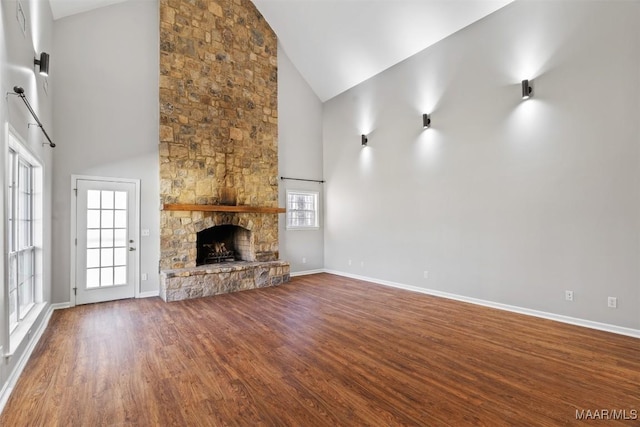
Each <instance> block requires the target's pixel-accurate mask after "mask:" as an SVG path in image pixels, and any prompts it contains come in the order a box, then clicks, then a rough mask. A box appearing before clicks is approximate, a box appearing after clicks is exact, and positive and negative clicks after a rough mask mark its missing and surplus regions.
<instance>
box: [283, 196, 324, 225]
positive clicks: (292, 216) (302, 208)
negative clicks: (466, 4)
mask: <svg viewBox="0 0 640 427" xmlns="http://www.w3.org/2000/svg"><path fill="white" fill-rule="evenodd" d="M318 219H319V218H318V193H317V192H311V191H287V228H288V229H309V228H318V227H319V225H318V224H319V220H318Z"/></svg>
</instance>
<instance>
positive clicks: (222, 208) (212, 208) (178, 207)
mask: <svg viewBox="0 0 640 427" xmlns="http://www.w3.org/2000/svg"><path fill="white" fill-rule="evenodd" d="M162 209H163V210H165V211H202V212H235V213H266V214H278V213H285V212H286V211H287V210H286V209H285V208H269V207H265V206H227V205H185V204H165V205H163V207H162Z"/></svg>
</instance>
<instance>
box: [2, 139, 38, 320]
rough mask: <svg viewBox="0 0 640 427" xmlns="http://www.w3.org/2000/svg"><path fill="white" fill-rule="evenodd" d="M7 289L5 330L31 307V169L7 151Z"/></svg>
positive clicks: (32, 286)
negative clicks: (7, 311) (7, 324)
mask: <svg viewBox="0 0 640 427" xmlns="http://www.w3.org/2000/svg"><path fill="white" fill-rule="evenodd" d="M8 160H9V165H8V174H9V179H8V181H9V191H8V193H9V194H8V209H7V217H8V232H7V241H8V249H9V253H8V259H7V264H8V270H9V274H8V281H9V283H8V287H9V327H10V330H13V329H15V327H16V326H17V325H18V323H19V322H20V321H21V320H23V319H24V318H25V316H26V315H27V314H28V313H29V310H31V308H32V307H33V305H34V298H35V282H36V280H35V271H36V269H35V258H36V256H35V246H34V214H33V205H34V198H35V194H34V166H33V165H32V164H30V163H29V162H27V161H26V160H25V159H24V158H23V157H22V156H21V155H20V154H19V153H18V152H17V151H15V150H13V149H9V159H8Z"/></svg>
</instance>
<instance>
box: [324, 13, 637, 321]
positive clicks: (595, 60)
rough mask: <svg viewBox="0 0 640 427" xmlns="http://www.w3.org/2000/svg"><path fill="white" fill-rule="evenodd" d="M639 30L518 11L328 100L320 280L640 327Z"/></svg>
mask: <svg viewBox="0 0 640 427" xmlns="http://www.w3.org/2000/svg"><path fill="white" fill-rule="evenodd" d="M638 22H640V2H637V1H633V2H630V1H590V2H565V1H554V2H538V1H517V2H515V3H513V4H511V5H509V6H507V7H505V8H504V9H502V10H500V11H498V12H497V13H495V14H493V15H490V16H489V17H487V18H485V19H483V20H481V21H479V22H477V23H475V24H473V25H471V26H469V27H467V28H465V29H463V30H462V31H460V32H458V33H456V34H454V35H452V36H450V37H448V38H447V39H445V40H443V41H442V42H440V43H438V44H436V45H435V46H432V47H431V48H429V49H427V50H426V51H423V52H421V53H420V54H418V55H416V56H414V57H412V58H410V59H408V60H407V61H405V62H403V63H401V64H399V65H397V66H395V67H393V68H391V69H389V70H387V71H385V72H383V73H381V74H380V75H378V76H376V77H374V78H372V79H370V80H369V81H367V82H365V83H363V84H361V85H359V86H357V87H356V88H354V89H352V90H349V91H348V92H346V93H344V94H342V95H340V96H338V97H336V98H334V99H332V100H330V101H328V102H326V103H325V105H324V126H323V141H324V178H325V179H326V180H327V184H326V188H325V189H326V209H327V215H326V218H325V219H326V221H325V227H326V229H325V266H326V268H327V269H329V270H335V271H340V272H343V273H348V274H353V275H361V276H365V277H370V278H375V279H378V280H386V281H391V282H397V283H401V284H405V285H410V286H417V287H422V288H425V289H431V290H436V291H442V292H447V293H451V294H457V295H461V296H466V297H473V298H479V299H483V300H488V301H492V302H497V303H503V304H510V305H513V306H519V307H523V308H528V309H534V310H540V311H544V312H550V313H554V314H560V315H567V316H571V317H575V318H581V319H586V320H590V321H595V322H603V323H607V324H611V325H617V326H622V327H629V328H635V329H639V328H640V262H639V261H640V200H639V197H640V185H639V184H640V156H639V154H640V153H639V149H638V148H639V142H640V141H639V137H640V135H639V129H638V117H640V106H639V100H640V97H639V96H638V89H640V87H639V84H638V81H639V79H638V78H639V77H640V72H639V71H640V70H639V65H640V26H638ZM525 78H529V79H533V80H534V86H535V89H534V90H535V93H534V97H533V98H532V99H530V100H527V101H524V102H523V101H522V100H521V99H520V82H521V80H522V79H525ZM423 112H427V113H432V121H433V125H432V128H431V129H428V130H424V131H423V130H422V128H421V115H422V113H423ZM362 133H366V134H368V135H369V146H368V147H366V148H364V149H363V148H361V147H360V134H362ZM349 260H351V265H349ZM425 270H426V271H428V272H429V273H428V279H425V278H424V276H423V274H424V271H425ZM565 290H573V291H574V296H575V301H574V302H567V301H565V300H564V291H565ZM608 296H615V297H617V298H618V305H619V306H618V308H617V309H609V308H607V297H608Z"/></svg>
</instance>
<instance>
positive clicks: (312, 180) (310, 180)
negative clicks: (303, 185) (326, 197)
mask: <svg viewBox="0 0 640 427" xmlns="http://www.w3.org/2000/svg"><path fill="white" fill-rule="evenodd" d="M280 179H281V180H285V179H288V180H290V181H306V182H317V183H319V184H322V183H324V180H322V181H321V180H319V179H304V178H287V177H286V176H281V177H280Z"/></svg>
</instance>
